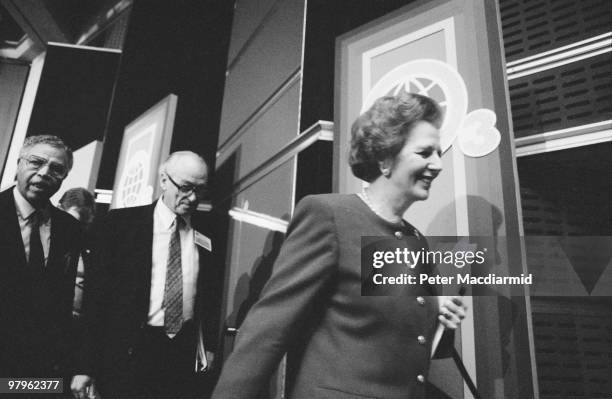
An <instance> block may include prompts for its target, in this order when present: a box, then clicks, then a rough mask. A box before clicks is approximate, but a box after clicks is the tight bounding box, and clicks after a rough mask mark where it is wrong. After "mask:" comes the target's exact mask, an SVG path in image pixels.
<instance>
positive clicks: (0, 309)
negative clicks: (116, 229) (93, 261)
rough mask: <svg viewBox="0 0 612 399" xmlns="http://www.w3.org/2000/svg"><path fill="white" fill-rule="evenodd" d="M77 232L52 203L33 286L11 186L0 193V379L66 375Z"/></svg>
mask: <svg viewBox="0 0 612 399" xmlns="http://www.w3.org/2000/svg"><path fill="white" fill-rule="evenodd" d="M80 237H81V230H80V227H79V224H78V222H77V221H76V220H75V219H74V218H73V217H72V216H70V215H68V214H67V213H65V212H63V211H61V210H59V209H57V208H55V207H51V246H50V248H49V256H48V260H47V265H46V268H45V271H44V276H43V279H42V281H41V282H40V283H39V284H38V285H35V284H34V283H33V280H32V278H30V276H29V274H28V272H27V269H26V256H25V249H24V246H23V241H22V238H21V231H20V229H19V221H18V219H17V210H16V208H15V200H14V196H13V188H10V189H8V190H6V191H3V192H2V193H0V377H7V376H19V375H21V376H25V375H30V376H35V377H47V376H54V375H55V376H62V375H63V374H64V373H69V371H70V370H69V368H70V363H71V362H70V356H69V355H70V354H71V348H70V343H71V342H72V338H71V320H72V299H73V296H74V280H75V275H76V268H77V263H78V257H79V252H80V242H81V240H80Z"/></svg>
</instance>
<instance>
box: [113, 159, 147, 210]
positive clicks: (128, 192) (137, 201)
mask: <svg viewBox="0 0 612 399" xmlns="http://www.w3.org/2000/svg"><path fill="white" fill-rule="evenodd" d="M149 163H150V160H149V156H148V155H147V153H146V152H145V151H143V150H139V151H137V152H136V153H134V155H133V156H132V157H131V159H130V160H129V161H128V164H127V165H126V166H125V169H123V174H122V175H121V179H120V180H119V190H118V191H119V199H118V201H117V202H118V206H119V207H131V206H138V205H146V204H148V203H149V202H150V200H151V195H152V194H153V187H151V186H150V185H147V180H148V177H149Z"/></svg>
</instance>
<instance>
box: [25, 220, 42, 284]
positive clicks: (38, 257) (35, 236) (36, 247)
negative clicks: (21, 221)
mask: <svg viewBox="0 0 612 399" xmlns="http://www.w3.org/2000/svg"><path fill="white" fill-rule="evenodd" d="M41 219H42V213H41V212H40V211H35V212H34V213H32V215H30V228H31V230H30V257H29V259H28V268H29V269H30V271H31V272H32V273H36V274H39V273H42V272H43V271H44V270H45V253H44V252H43V246H42V242H41V241H40V224H41V222H42V220H41Z"/></svg>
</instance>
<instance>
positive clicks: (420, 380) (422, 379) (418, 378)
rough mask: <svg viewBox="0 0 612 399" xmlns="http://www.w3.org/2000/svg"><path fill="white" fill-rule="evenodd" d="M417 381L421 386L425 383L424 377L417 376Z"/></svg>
mask: <svg viewBox="0 0 612 399" xmlns="http://www.w3.org/2000/svg"><path fill="white" fill-rule="evenodd" d="M417 381H418V382H420V383H421V384H422V383H424V382H425V377H423V375H422V374H419V375H417Z"/></svg>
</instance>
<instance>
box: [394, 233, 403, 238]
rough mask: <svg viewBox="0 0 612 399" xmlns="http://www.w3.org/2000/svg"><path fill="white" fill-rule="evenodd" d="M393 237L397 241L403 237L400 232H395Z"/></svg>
mask: <svg viewBox="0 0 612 399" xmlns="http://www.w3.org/2000/svg"><path fill="white" fill-rule="evenodd" d="M394 235H395V238H397V239H398V240H399V239H400V238H402V237H403V236H404V235H403V234H402V232H401V231H396V232H395V234H394Z"/></svg>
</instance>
